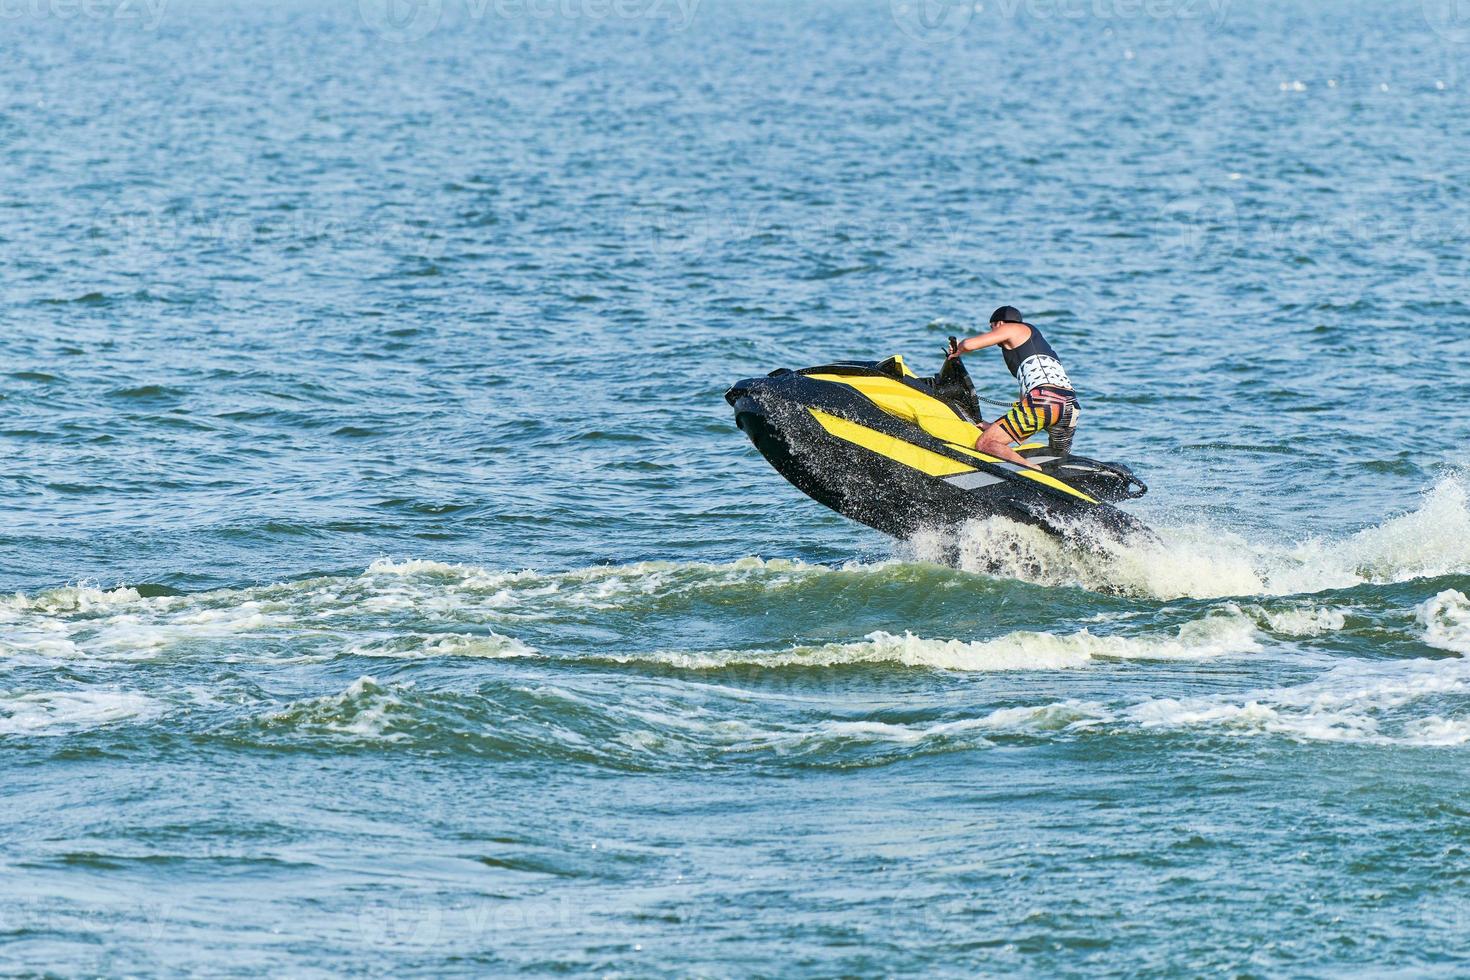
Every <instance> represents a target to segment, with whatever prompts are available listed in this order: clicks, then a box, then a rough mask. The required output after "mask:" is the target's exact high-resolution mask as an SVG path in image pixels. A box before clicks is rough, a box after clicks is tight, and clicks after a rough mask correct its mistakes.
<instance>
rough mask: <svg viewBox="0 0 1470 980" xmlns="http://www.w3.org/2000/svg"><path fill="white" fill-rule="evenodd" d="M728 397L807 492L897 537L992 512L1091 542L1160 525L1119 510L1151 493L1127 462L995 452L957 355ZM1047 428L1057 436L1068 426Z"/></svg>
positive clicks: (851, 369)
mask: <svg viewBox="0 0 1470 980" xmlns="http://www.w3.org/2000/svg"><path fill="white" fill-rule="evenodd" d="M950 345H951V347H950V349H951V351H954V350H956V349H957V348H958V347H959V346H960V345H959V344H958V343H957V342H956V341H955V339H954V338H950ZM969 349H976V348H975V347H973V346H971V347H970V348H969ZM725 400H726V401H727V402H729V403H730V405H731V407H732V408H734V410H735V424H736V425H738V426H739V427H740V428H741V429H742V430H743V431H744V432H745V434H746V435H748V436H749V437H750V440H751V442H753V443H754V444H755V447H756V449H758V450H759V451H760V453H761V455H762V456H764V457H765V458H766V460H767V461H768V462H769V463H770V464H771V465H772V466H774V467H775V468H776V471H777V472H779V473H780V474H781V475H782V476H784V477H785V478H786V479H787V480H789V481H791V483H792V484H794V485H795V486H796V487H797V489H799V490H801V491H802V492H803V493H805V494H807V495H808V496H809V497H811V498H812V499H814V500H816V501H817V502H819V503H821V504H825V505H826V506H828V507H830V508H832V509H833V510H835V511H837V512H838V513H839V514H843V515H845V516H847V517H850V518H852V519H853V520H856V521H860V522H862V523H863V524H866V525H868V526H869V527H871V528H874V529H876V530H879V531H882V532H884V533H885V534H890V535H892V536H894V537H898V538H907V537H910V536H911V535H913V534H914V533H915V532H917V531H919V530H920V529H923V528H946V527H952V526H954V525H958V524H961V523H963V522H965V521H967V520H974V519H982V518H986V517H993V516H999V517H1006V518H1010V519H1011V520H1015V521H1019V522H1021V523H1024V524H1031V525H1034V526H1037V527H1040V528H1043V529H1044V530H1046V531H1048V532H1050V533H1052V534H1055V535H1057V536H1059V537H1065V538H1068V539H1071V540H1076V541H1079V542H1081V543H1087V541H1088V540H1089V538H1090V537H1092V536H1095V535H1096V534H1097V533H1098V532H1103V533H1106V534H1107V535H1108V536H1110V537H1112V538H1115V539H1117V538H1123V537H1127V536H1131V535H1134V534H1143V535H1150V533H1151V532H1149V531H1148V529H1147V528H1146V527H1144V525H1143V524H1141V523H1140V522H1139V521H1138V520H1137V519H1135V518H1134V517H1132V516H1130V515H1128V514H1126V513H1124V512H1123V511H1121V510H1118V509H1117V508H1116V507H1112V506H1110V504H1111V503H1113V502H1117V501H1120V500H1130V499H1134V498H1137V497H1141V496H1143V494H1144V493H1145V492H1146V491H1147V489H1148V488H1147V487H1145V486H1144V485H1143V483H1142V481H1140V480H1139V479H1138V478H1137V477H1135V476H1134V475H1133V473H1132V472H1131V471H1130V470H1129V469H1128V468H1127V467H1126V466H1119V465H1114V464H1108V463H1100V462H1097V461H1096V460H1091V459H1084V458H1082V457H1080V456H1072V455H1069V454H1067V453H1065V452H1058V451H1057V450H1054V449H1052V448H1049V447H1046V446H1042V445H1040V444H1031V443H1028V444H1023V445H1021V446H1018V447H1017V448H1016V449H1014V450H1012V453H1013V454H1014V455H1015V456H1016V457H1017V458H1018V459H1019V460H1020V462H1016V461H1015V460H1013V459H1010V458H1008V457H1006V456H1003V455H1001V454H999V453H994V452H990V451H988V450H989V449H990V448H991V444H989V443H987V442H986V441H985V440H984V436H983V430H982V425H983V423H982V421H981V417H980V406H979V402H978V399H977V398H976V396H975V389H974V386H973V385H972V384H971V382H970V377H969V374H968V372H966V371H965V368H964V365H963V363H961V361H960V359H959V358H958V357H955V356H951V357H950V358H948V359H947V360H946V361H945V362H944V366H943V368H942V369H941V370H940V372H939V374H938V376H936V377H934V378H920V377H917V376H916V375H915V374H914V373H913V372H912V371H910V370H909V368H908V366H907V365H906V364H905V363H904V360H903V358H902V356H894V357H890V358H888V359H887V360H885V361H881V362H861V361H841V362H837V363H834V364H828V365H824V366H821V367H811V368H803V369H801V370H797V371H791V370H788V369H785V368H782V369H780V370H777V371H774V372H772V373H771V374H770V375H769V376H767V377H764V378H750V379H747V380H745V381H741V382H738V383H737V384H736V385H735V386H734V387H732V388H731V389H730V390H729V391H727V392H726V393H725ZM1012 411H1015V409H1014V408H1013V409H1012ZM1074 421H1075V416H1074ZM999 424H1000V423H994V424H992V425H991V426H989V427H987V428H991V429H994V428H997V427H998V426H999ZM1028 427H1029V423H1028ZM1045 427H1046V426H1038V427H1036V428H1032V429H1030V431H1031V432H1035V431H1037V430H1038V429H1039V428H1045ZM1049 428H1050V429H1051V431H1052V432H1053V435H1054V436H1055V434H1056V432H1057V430H1058V428H1059V426H1057V425H1056V424H1055V422H1053V423H1052V424H1051V425H1050V427H1049ZM1070 432H1071V427H1068V430H1067V434H1069V435H1070ZM977 445H979V446H981V447H982V448H978V449H977V448H975V447H976V446H977ZM1006 448H1008V449H1009V448H1010V447H1009V445H1007V447H1006Z"/></svg>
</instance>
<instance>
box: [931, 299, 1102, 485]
mask: <svg viewBox="0 0 1470 980" xmlns="http://www.w3.org/2000/svg"><path fill="white" fill-rule="evenodd" d="M997 345H999V347H1000V349H1001V353H1002V354H1004V355H1005V359H1006V367H1008V368H1010V371H1011V374H1012V375H1013V376H1014V377H1015V379H1016V382H1017V383H1018V384H1019V385H1020V386H1021V397H1020V398H1019V399H1018V400H1017V401H1016V403H1015V404H1014V405H1012V406H1011V410H1010V411H1009V412H1007V413H1006V414H1005V416H1004V417H1003V418H1001V419H999V420H997V421H996V423H995V424H994V425H990V426H985V427H984V429H985V433H984V434H983V435H982V436H981V437H980V439H979V441H977V442H976V443H975V448H976V449H978V450H980V451H981V452H984V453H989V454H990V455H992V456H999V457H1000V458H1001V459H1008V460H1010V461H1011V462H1013V463H1018V464H1020V465H1022V466H1030V467H1033V468H1034V467H1035V465H1036V464H1034V463H1031V462H1028V461H1027V460H1026V458H1025V457H1024V456H1022V455H1021V454H1019V453H1017V452H1016V451H1015V450H1013V449H1012V448H1011V443H1013V442H1025V441H1026V440H1027V439H1029V438H1030V437H1031V436H1034V435H1036V434H1037V433H1038V432H1041V431H1042V430H1045V431H1046V434H1047V437H1048V439H1049V440H1050V444H1051V450H1052V452H1053V453H1055V454H1056V455H1058V456H1065V455H1067V454H1068V453H1070V452H1071V451H1072V437H1073V436H1074V435H1076V432H1077V420H1078V418H1079V417H1080V416H1081V414H1082V408H1081V406H1080V405H1078V404H1077V392H1075V391H1073V390H1072V379H1071V378H1069V377H1067V369H1066V368H1064V367H1062V362H1061V360H1060V359H1059V358H1058V357H1057V352H1056V351H1055V350H1053V349H1052V346H1051V344H1049V343H1047V341H1046V338H1045V337H1043V336H1042V335H1041V331H1040V330H1038V329H1037V328H1036V327H1034V326H1032V325H1031V324H1029V323H1027V322H1026V321H1025V320H1023V319H1022V318H1021V311H1020V310H1018V309H1016V308H1015V307H1014V306H1002V307H1001V308H1000V309H998V310H996V311H995V312H994V313H992V314H990V331H989V332H988V333H983V334H980V335H979V336H977V337H970V338H969V339H967V340H962V341H960V342H959V343H958V344H954V343H951V344H950V348H949V356H950V357H960V356H962V355H964V354H967V353H969V352H970V351H976V350H983V349H984V348H986V347H995V346H997Z"/></svg>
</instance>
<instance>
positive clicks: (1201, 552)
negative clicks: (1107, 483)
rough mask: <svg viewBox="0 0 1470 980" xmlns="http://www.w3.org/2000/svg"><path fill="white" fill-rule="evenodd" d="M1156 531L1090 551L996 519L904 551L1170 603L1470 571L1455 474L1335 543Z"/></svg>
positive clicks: (1469, 538) (1466, 513)
mask: <svg viewBox="0 0 1470 980" xmlns="http://www.w3.org/2000/svg"><path fill="white" fill-rule="evenodd" d="M1156 530H1157V532H1158V535H1159V538H1160V540H1159V541H1139V540H1135V541H1131V542H1128V543H1126V544H1125V543H1121V542H1114V541H1109V540H1100V541H1097V542H1095V547H1094V548H1093V549H1091V550H1084V549H1080V548H1076V547H1072V546H1068V545H1065V544H1063V543H1062V542H1060V541H1058V540H1057V539H1056V538H1053V537H1052V536H1051V535H1049V534H1046V533H1045V532H1043V531H1041V530H1039V529H1037V528H1032V527H1026V526H1022V525H1018V524H1015V523H1013V522H1011V521H1007V520H1003V519H1000V518H991V519H989V520H985V521H974V522H970V523H969V524H967V525H965V526H964V527H963V528H961V529H960V530H959V531H958V532H955V533H953V534H946V535H943V536H941V535H939V534H937V533H933V532H926V533H921V534H919V535H917V536H915V537H914V538H913V539H912V540H911V541H910V542H907V543H905V544H904V545H901V546H900V548H899V551H900V554H909V555H912V556H915V557H918V558H920V559H923V560H929V561H940V560H944V559H945V558H946V557H947V556H949V555H950V554H951V553H952V551H954V550H955V549H956V548H957V551H958V563H959V565H960V567H961V568H963V569H965V570H967V571H972V572H978V573H984V574H989V575H998V576H1001V577H1005V578H1015V579H1020V580H1023V581H1027V582H1034V583H1036V584H1039V585H1054V586H1066V585H1071V586H1079V587H1082V588H1086V589H1090V590H1093V591H1110V592H1122V593H1125V594H1130V595H1140V596H1148V597H1153V598H1158V599H1166V600H1168V599H1179V598H1223V597H1227V596H1252V595H1296V594H1305V593H1315V592H1323V591H1326V590H1330V589H1346V588H1351V587H1353V586H1356V585H1362V584H1364V583H1391V582H1404V581H1409V580H1412V579H1416V578H1430V577H1435V576H1439V575H1447V574H1455V573H1465V572H1470V501H1467V494H1466V490H1465V486H1464V483H1463V482H1462V480H1461V479H1460V478H1459V477H1454V476H1452V477H1446V478H1445V479H1443V480H1441V481H1440V482H1439V483H1437V484H1436V485H1435V486H1434V487H1432V488H1431V489H1430V490H1429V491H1428V492H1427V493H1426V494H1425V495H1424V497H1423V500H1422V502H1421V504H1420V506H1419V507H1418V508H1417V509H1416V510H1414V511H1412V512H1410V513H1407V514H1403V515H1400V516H1398V517H1394V518H1391V519H1389V520H1386V521H1384V522H1383V523H1382V524H1379V525H1377V526H1374V527H1370V528H1367V529H1365V530H1362V531H1359V532H1357V533H1356V534H1352V535H1349V536H1348V537H1346V538H1343V539H1340V540H1335V541H1324V540H1319V539H1309V540H1306V541H1301V542H1297V543H1292V544H1276V543H1271V542H1250V541H1247V540H1246V539H1244V538H1242V537H1240V536H1239V535H1238V534H1235V533H1234V532H1231V531H1226V530H1222V529H1220V528H1213V527H1208V526H1198V525H1191V526H1184V527H1159V528H1156Z"/></svg>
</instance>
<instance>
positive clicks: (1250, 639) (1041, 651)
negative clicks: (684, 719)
mask: <svg viewBox="0 0 1470 980" xmlns="http://www.w3.org/2000/svg"><path fill="white" fill-rule="evenodd" d="M1259 649H1260V644H1259V643H1258V641H1257V639H1256V628H1255V623H1254V622H1253V621H1252V620H1250V619H1249V618H1247V617H1246V616H1245V615H1243V614H1241V613H1240V612H1239V611H1238V610H1237V611H1235V612H1234V613H1227V614H1225V615H1213V616H1207V617H1205V618H1204V619H1199V620H1193V621H1191V622H1188V623H1185V624H1184V625H1183V626H1181V627H1180V628H1179V629H1178V630H1177V631H1176V632H1174V633H1173V634H1165V635H1149V634H1141V635H1104V636H1096V635H1094V634H1092V633H1091V632H1089V631H1088V630H1085V629H1084V630H1079V631H1078V632H1076V633H1062V634H1056V633H1046V632H1029V631H1022V632H1016V633H1008V634H1006V635H1004V636H1000V637H996V638H994V639H989V640H956V639H928V638H925V637H920V636H915V635H913V634H912V633H909V632H905V633H903V634H902V635H894V634H891V633H884V632H876V633H870V634H869V635H868V636H866V637H864V638H863V639H861V640H858V641H854V642H847V643H826V644H821V645H817V646H797V647H793V648H790V649H787V650H717V651H707V652H683V651H661V652H658V653H654V654H649V655H627V656H624V655H618V654H612V655H609V656H608V657H607V659H610V660H613V661H615V662H620V663H638V662H648V661H652V662H655V663H661V664H665V665H668V666H672V667H681V668H686V669H694V670H703V669H720V668H727V667H733V666H760V667H770V668H778V667H832V666H839V665H846V664H899V665H902V666H905V667H927V668H932V669H936V670H957V671H997V670H1068V669H1072V668H1077V667H1082V666H1085V665H1087V664H1088V663H1090V662H1091V661H1093V660H1207V659H1210V658H1213V657H1222V656H1230V655H1239V654H1246V653H1253V652H1255V651H1257V650H1259Z"/></svg>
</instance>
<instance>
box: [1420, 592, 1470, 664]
mask: <svg viewBox="0 0 1470 980" xmlns="http://www.w3.org/2000/svg"><path fill="white" fill-rule="evenodd" d="M1419 622H1420V623H1421V624H1423V626H1424V642H1425V643H1428V644H1429V645H1430V646H1432V647H1435V648H1437V649H1440V650H1450V651H1453V652H1454V653H1459V654H1464V655H1467V656H1470V598H1467V597H1466V596H1465V593H1463V592H1457V591H1455V590H1454V589H1449V590H1446V591H1444V592H1441V593H1440V594H1439V595H1437V596H1435V597H1434V598H1433V599H1430V600H1429V601H1427V602H1425V603H1424V604H1423V605H1422V606H1420V607H1419Z"/></svg>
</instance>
